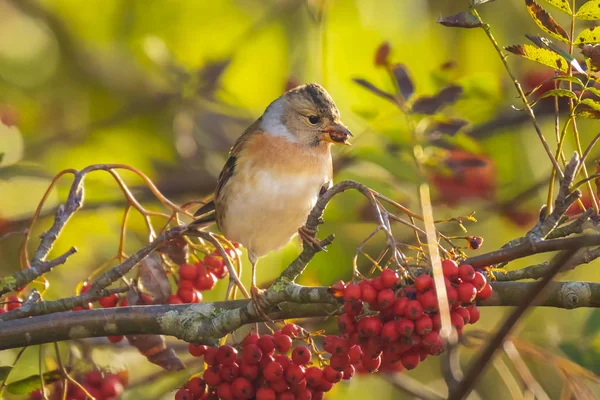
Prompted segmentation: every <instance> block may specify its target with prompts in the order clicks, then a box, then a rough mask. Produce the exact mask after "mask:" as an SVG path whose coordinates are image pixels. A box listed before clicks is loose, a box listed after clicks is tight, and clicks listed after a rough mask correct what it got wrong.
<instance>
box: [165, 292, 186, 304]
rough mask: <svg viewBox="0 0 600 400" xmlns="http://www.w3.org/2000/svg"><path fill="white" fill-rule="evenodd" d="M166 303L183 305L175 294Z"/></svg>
mask: <svg viewBox="0 0 600 400" xmlns="http://www.w3.org/2000/svg"><path fill="white" fill-rule="evenodd" d="M167 303H169V304H183V301H182V300H181V299H180V298H179V296H177V295H176V294H172V295H170V296H169V298H168V299H167Z"/></svg>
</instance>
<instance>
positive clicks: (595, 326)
mask: <svg viewBox="0 0 600 400" xmlns="http://www.w3.org/2000/svg"><path fill="white" fill-rule="evenodd" d="M599 331H600V310H598V309H596V310H592V312H591V313H590V316H589V317H588V319H587V321H586V323H585V326H584V327H583V336H585V337H591V336H595V335H596V334H597V333H598V332H599Z"/></svg>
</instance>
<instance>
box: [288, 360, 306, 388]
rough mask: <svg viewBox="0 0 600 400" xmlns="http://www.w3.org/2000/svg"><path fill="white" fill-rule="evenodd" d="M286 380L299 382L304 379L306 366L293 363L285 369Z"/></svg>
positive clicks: (294, 382) (292, 382)
mask: <svg viewBox="0 0 600 400" xmlns="http://www.w3.org/2000/svg"><path fill="white" fill-rule="evenodd" d="M285 380H286V381H288V382H289V383H290V384H299V383H300V382H302V381H303V380H304V368H303V367H301V366H300V365H296V364H292V365H290V366H289V367H288V368H287V369H286V370H285Z"/></svg>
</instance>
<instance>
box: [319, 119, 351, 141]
mask: <svg viewBox="0 0 600 400" xmlns="http://www.w3.org/2000/svg"><path fill="white" fill-rule="evenodd" d="M323 133H324V134H325V136H324V139H325V140H327V141H328V142H331V143H334V144H345V145H347V146H351V143H350V142H349V141H348V137H350V136H352V133H351V132H350V130H348V128H346V127H345V126H344V124H342V123H341V122H336V123H333V124H331V125H329V126H327V127H325V128H324V129H323Z"/></svg>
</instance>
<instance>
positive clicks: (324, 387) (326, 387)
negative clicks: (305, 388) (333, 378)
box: [317, 379, 333, 392]
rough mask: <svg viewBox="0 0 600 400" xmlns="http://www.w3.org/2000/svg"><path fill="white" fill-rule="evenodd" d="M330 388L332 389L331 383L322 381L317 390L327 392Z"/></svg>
mask: <svg viewBox="0 0 600 400" xmlns="http://www.w3.org/2000/svg"><path fill="white" fill-rule="evenodd" d="M332 388H333V383H331V382H329V381H328V380H326V379H323V380H322V381H321V384H320V385H319V387H318V388H317V389H318V390H320V391H321V392H329V391H330V390H331V389H332Z"/></svg>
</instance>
